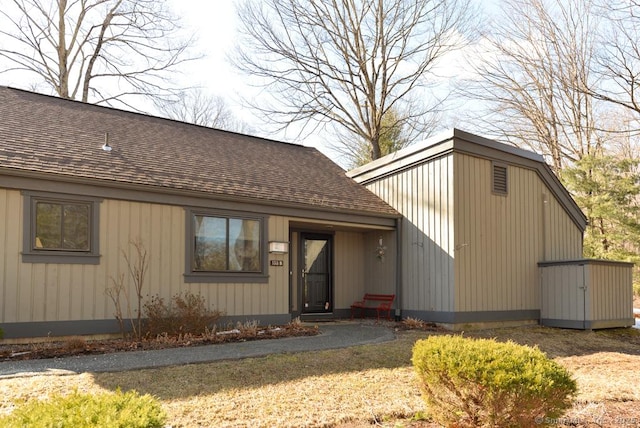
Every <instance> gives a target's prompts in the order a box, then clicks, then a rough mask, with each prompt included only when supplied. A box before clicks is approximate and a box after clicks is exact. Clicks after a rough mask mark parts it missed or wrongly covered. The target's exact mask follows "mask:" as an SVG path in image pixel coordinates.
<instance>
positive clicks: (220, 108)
mask: <svg viewBox="0 0 640 428" xmlns="http://www.w3.org/2000/svg"><path fill="white" fill-rule="evenodd" d="M157 108H158V110H159V111H160V114H162V115H163V116H166V117H168V118H170V119H175V120H179V121H182V122H187V123H193V124H196V125H202V126H208V127H210V128H217V129H224V130H225V131H233V132H241V133H245V134H247V133H249V134H250V133H251V132H252V129H251V127H250V126H249V125H248V124H247V123H245V122H244V121H242V120H241V119H239V118H238V117H237V116H236V115H235V114H234V113H233V111H232V110H231V108H229V106H228V104H227V102H226V101H225V99H224V98H223V97H221V96H218V95H208V94H206V93H205V92H203V91H202V90H201V89H197V88H193V89H188V90H184V91H182V92H180V93H179V94H178V95H177V98H176V99H175V100H171V101H161V102H159V103H157Z"/></svg>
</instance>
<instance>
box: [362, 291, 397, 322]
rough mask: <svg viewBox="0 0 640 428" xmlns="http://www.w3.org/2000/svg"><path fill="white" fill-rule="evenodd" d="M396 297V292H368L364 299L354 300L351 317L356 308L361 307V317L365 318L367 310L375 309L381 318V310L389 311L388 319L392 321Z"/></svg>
mask: <svg viewBox="0 0 640 428" xmlns="http://www.w3.org/2000/svg"><path fill="white" fill-rule="evenodd" d="M395 298H396V295H395V294H371V293H366V294H365V295H364V297H363V298H362V300H359V301H357V302H353V304H352V305H351V319H353V313H354V312H355V310H356V309H360V317H361V318H364V313H365V310H367V309H375V310H376V314H377V316H378V321H379V320H380V312H385V311H386V312H387V319H388V320H389V321H391V305H392V304H393V300H394V299H395Z"/></svg>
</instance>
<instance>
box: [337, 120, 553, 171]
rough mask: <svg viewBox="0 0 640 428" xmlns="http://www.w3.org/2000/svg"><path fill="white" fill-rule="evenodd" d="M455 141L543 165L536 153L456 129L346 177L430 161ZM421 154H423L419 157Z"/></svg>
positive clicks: (445, 150)
mask: <svg viewBox="0 0 640 428" xmlns="http://www.w3.org/2000/svg"><path fill="white" fill-rule="evenodd" d="M455 139H461V140H465V141H469V142H472V143H474V144H477V145H480V146H484V147H487V148H490V149H494V150H498V151H501V152H505V153H509V154H512V155H515V156H519V157H522V158H527V159H530V160H533V161H536V162H542V163H544V157H543V156H541V155H539V154H537V153H534V152H531V151H529V150H525V149H521V148H519V147H515V146H510V145H508V144H504V143H499V142H497V141H495V140H491V139H489V138H485V137H481V136H479V135H476V134H472V133H470V132H466V131H463V130H461V129H458V128H452V129H449V130H447V131H443V132H441V133H440V134H437V135H434V136H433V137H430V138H427V139H426V140H422V141H420V142H418V143H416V144H412V145H410V146H409V147H405V148H404V149H401V150H398V151H397V152H394V153H390V154H388V155H386V156H383V157H381V158H380V159H376V160H374V161H372V162H370V163H368V164H366V165H363V166H360V167H358V168H354V169H352V170H350V171H347V176H348V177H351V178H354V179H355V178H356V177H359V176H362V175H364V174H366V173H369V172H372V171H375V170H376V169H380V168H382V167H384V166H387V165H389V164H391V163H394V162H401V161H403V160H407V159H409V158H411V159H414V160H415V161H420V160H426V159H430V158H432V157H433V156H434V155H436V156H437V155H438V154H444V153H445V152H447V151H448V150H450V147H449V146H448V145H447V144H446V143H447V142H450V141H453V140H455ZM438 148H440V151H438ZM429 149H430V150H429ZM422 152H425V153H424V154H423V155H422V156H421V154H422ZM367 175H370V174H367Z"/></svg>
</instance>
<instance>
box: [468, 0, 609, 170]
mask: <svg viewBox="0 0 640 428" xmlns="http://www.w3.org/2000/svg"><path fill="white" fill-rule="evenodd" d="M502 6H503V14H502V16H501V17H500V19H498V20H496V22H495V23H494V26H493V31H492V32H491V33H490V34H488V35H487V37H486V39H485V46H486V48H487V51H486V52H485V53H484V55H483V61H482V62H480V65H477V66H476V67H475V70H476V73H477V80H476V81H475V82H472V83H471V84H470V86H469V89H468V95H470V96H472V97H475V98H477V99H479V100H481V101H482V102H483V103H486V105H487V106H488V109H489V112H490V113H489V114H488V115H487V116H486V117H485V118H484V120H483V123H484V126H485V129H486V132H488V133H490V134H492V135H498V136H499V138H501V139H504V140H506V141H509V142H511V143H513V144H515V145H517V146H520V147H526V148H530V149H532V150H534V151H536V152H538V153H542V154H544V155H546V156H547V157H548V159H549V160H550V162H551V164H552V166H553V168H554V169H555V170H556V171H560V170H561V169H562V168H563V166H564V165H565V164H566V163H571V162H573V161H576V160H578V159H581V158H582V157H584V156H585V155H588V154H595V152H596V151H597V150H599V149H600V148H601V146H602V144H603V141H604V139H603V134H602V133H600V132H598V126H597V123H596V122H597V116H598V114H599V108H600V107H599V106H598V104H597V103H596V102H595V100H594V99H593V97H591V96H589V94H588V93H587V92H588V91H587V89H586V86H587V85H592V84H595V79H594V77H593V76H592V70H593V69H594V65H595V63H596V61H595V57H594V55H595V52H596V50H597V41H596V38H597V31H596V30H597V28H598V26H599V22H598V19H597V17H596V15H595V14H594V13H593V4H592V1H591V0H504V1H503V3H502Z"/></svg>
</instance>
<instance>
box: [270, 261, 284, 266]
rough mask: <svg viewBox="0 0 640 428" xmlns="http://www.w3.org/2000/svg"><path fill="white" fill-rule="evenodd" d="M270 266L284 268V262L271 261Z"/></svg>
mask: <svg viewBox="0 0 640 428" xmlns="http://www.w3.org/2000/svg"><path fill="white" fill-rule="evenodd" d="M269 265H270V266H284V260H269Z"/></svg>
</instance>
